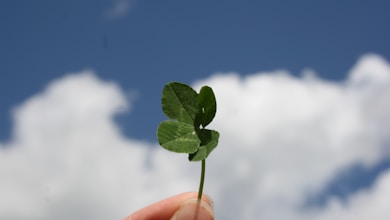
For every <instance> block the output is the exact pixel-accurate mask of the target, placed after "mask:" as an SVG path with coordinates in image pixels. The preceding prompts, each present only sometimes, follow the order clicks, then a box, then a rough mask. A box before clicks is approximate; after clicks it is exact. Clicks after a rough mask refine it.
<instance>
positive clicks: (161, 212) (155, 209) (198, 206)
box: [124, 192, 214, 220]
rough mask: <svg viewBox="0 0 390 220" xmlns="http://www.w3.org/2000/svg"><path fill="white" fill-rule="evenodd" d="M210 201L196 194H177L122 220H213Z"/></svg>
mask: <svg viewBox="0 0 390 220" xmlns="http://www.w3.org/2000/svg"><path fill="white" fill-rule="evenodd" d="M212 206H213V205H212V201H211V200H210V199H209V198H208V197H207V196H202V199H201V201H199V200H198V199H197V193H196V192H188V193H182V194H178V195H175V196H172V197H169V198H167V199H164V200H161V201H159V202H156V203H154V204H152V205H149V206H147V207H144V208H142V209H140V210H138V211H136V212H134V213H133V214H131V215H129V216H128V217H126V218H125V219H124V220H184V219H189V220H213V219H214V214H213V211H212Z"/></svg>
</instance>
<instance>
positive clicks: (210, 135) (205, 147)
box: [188, 129, 219, 161]
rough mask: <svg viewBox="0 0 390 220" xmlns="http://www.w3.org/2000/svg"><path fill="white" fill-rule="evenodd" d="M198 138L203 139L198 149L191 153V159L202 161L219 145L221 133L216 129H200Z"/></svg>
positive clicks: (189, 157)
mask: <svg viewBox="0 0 390 220" xmlns="http://www.w3.org/2000/svg"><path fill="white" fill-rule="evenodd" d="M197 134H198V138H199V139H200V140H201V143H200V147H199V149H198V151H196V152H194V153H190V154H189V156H188V159H189V160H190V161H200V160H203V159H206V158H207V157H208V156H209V154H210V153H211V151H213V150H214V148H216V147H217V145H218V139H219V133H218V132H217V131H214V130H208V129H201V130H199V131H198V133H197Z"/></svg>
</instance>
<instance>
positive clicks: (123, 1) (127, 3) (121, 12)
mask: <svg viewBox="0 0 390 220" xmlns="http://www.w3.org/2000/svg"><path fill="white" fill-rule="evenodd" d="M133 5H134V1H133V0H114V1H113V5H112V6H111V7H109V8H108V9H107V10H106V11H105V12H104V17H106V18H107V19H118V18H123V17H124V16H126V15H127V14H128V13H129V12H130V10H131V9H132V7H133Z"/></svg>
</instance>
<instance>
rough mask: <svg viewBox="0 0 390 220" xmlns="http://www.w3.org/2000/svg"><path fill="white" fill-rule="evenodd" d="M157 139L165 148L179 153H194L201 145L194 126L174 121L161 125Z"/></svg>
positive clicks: (164, 122)
mask: <svg viewBox="0 0 390 220" xmlns="http://www.w3.org/2000/svg"><path fill="white" fill-rule="evenodd" d="M157 139H158V142H159V144H160V145H161V146H162V147H163V148H165V149H167V150H169V151H173V152H177V153H194V152H196V151H197V150H198V148H199V146H200V143H201V140H200V139H199V138H198V135H197V134H196V131H195V128H194V126H193V125H190V124H187V123H183V122H178V121H173V120H167V121H163V122H161V123H160V125H159V126H158V129H157Z"/></svg>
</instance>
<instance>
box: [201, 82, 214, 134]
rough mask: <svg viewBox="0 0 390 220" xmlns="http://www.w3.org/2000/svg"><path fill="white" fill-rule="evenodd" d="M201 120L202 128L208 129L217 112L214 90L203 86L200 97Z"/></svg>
mask: <svg viewBox="0 0 390 220" xmlns="http://www.w3.org/2000/svg"><path fill="white" fill-rule="evenodd" d="M198 102H199V107H200V111H199V116H198V117H199V120H200V124H201V125H202V127H203V128H204V127H206V126H207V125H208V124H210V122H211V121H212V120H213V119H214V116H215V113H216V112H217V102H216V100H215V95H214V92H213V89H211V88H210V87H208V86H203V87H202V88H201V89H200V92H199V96H198Z"/></svg>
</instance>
